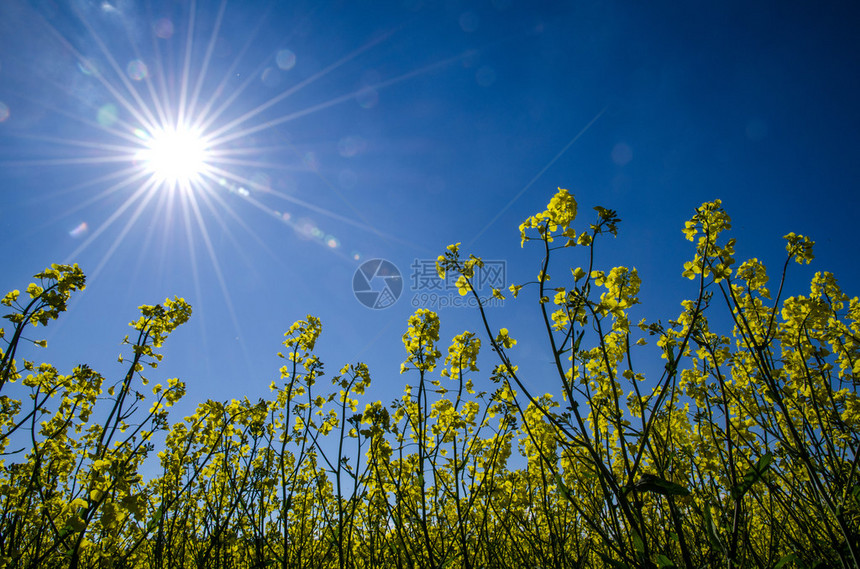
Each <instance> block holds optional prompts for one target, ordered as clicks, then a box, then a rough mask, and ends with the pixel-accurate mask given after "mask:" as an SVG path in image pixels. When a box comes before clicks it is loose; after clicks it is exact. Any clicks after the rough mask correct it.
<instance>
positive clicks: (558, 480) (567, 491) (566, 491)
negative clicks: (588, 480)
mask: <svg viewBox="0 0 860 569" xmlns="http://www.w3.org/2000/svg"><path fill="white" fill-rule="evenodd" d="M555 483H556V484H557V485H558V490H559V492H561V495H562V496H564V499H565V500H567V501H568V502H570V501H572V500H571V497H570V489H569V488H568V487H567V486H565V484H564V480H562V479H561V474H559V473H558V472H556V473H555Z"/></svg>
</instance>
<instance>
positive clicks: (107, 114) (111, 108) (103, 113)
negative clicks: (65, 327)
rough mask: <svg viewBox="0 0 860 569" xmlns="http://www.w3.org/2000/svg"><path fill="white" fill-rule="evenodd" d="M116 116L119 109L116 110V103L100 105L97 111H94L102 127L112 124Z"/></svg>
mask: <svg viewBox="0 0 860 569" xmlns="http://www.w3.org/2000/svg"><path fill="white" fill-rule="evenodd" d="M118 116H119V111H118V110H117V108H116V105H114V104H112V103H108V104H107V105H104V106H102V107H101V108H100V109H99V111H98V113H96V121H98V123H99V124H100V125H102V126H103V127H109V126H113V124H114V123H115V122H116V119H117V117H118Z"/></svg>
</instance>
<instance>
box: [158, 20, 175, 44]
mask: <svg viewBox="0 0 860 569" xmlns="http://www.w3.org/2000/svg"><path fill="white" fill-rule="evenodd" d="M153 31H154V32H155V35H156V36H157V37H159V38H161V39H163V40H166V39H170V38H171V37H172V36H173V22H172V21H170V20H168V19H167V18H161V19H160V20H158V21H157V22H155V25H154V26H153Z"/></svg>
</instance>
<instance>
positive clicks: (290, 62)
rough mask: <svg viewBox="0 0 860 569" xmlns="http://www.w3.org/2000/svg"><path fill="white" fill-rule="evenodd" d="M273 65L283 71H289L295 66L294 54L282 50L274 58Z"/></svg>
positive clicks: (287, 50)
mask: <svg viewBox="0 0 860 569" xmlns="http://www.w3.org/2000/svg"><path fill="white" fill-rule="evenodd" d="M275 63H277V64H278V67H280V68H281V69H282V70H284V71H289V70H290V69H292V68H293V67H295V66H296V54H295V53H293V52H292V51H291V50H289V49H282V50H281V51H279V52H278V55H276V56H275Z"/></svg>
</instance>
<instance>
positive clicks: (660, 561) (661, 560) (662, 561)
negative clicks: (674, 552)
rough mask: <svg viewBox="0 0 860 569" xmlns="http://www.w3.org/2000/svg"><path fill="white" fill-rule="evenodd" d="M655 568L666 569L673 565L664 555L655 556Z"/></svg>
mask: <svg viewBox="0 0 860 569" xmlns="http://www.w3.org/2000/svg"><path fill="white" fill-rule="evenodd" d="M657 566H659V567H666V568H667V569H668V568H670V567H675V564H674V563H673V562H672V560H671V559H669V558H668V557H666V556H665V555H662V554H657Z"/></svg>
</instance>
